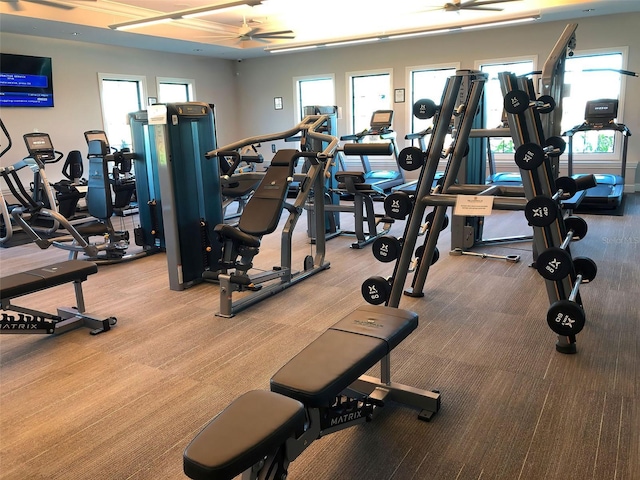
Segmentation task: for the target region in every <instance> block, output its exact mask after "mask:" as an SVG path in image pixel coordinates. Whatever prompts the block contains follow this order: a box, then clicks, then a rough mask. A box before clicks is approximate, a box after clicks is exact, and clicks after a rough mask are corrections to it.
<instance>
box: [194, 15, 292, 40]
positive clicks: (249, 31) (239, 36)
mask: <svg viewBox="0 0 640 480" xmlns="http://www.w3.org/2000/svg"><path fill="white" fill-rule="evenodd" d="M250 23H251V25H249V23H247V19H246V18H244V17H243V19H242V25H241V26H240V28H239V29H238V32H237V33H235V34H219V35H205V36H204V37H203V38H214V39H217V40H234V39H235V40H237V41H238V42H247V41H250V40H252V41H256V42H262V43H269V41H270V40H290V39H293V38H296V36H295V33H294V32H293V30H272V31H269V30H267V31H265V30H264V29H262V28H260V27H258V26H256V25H255V24H258V23H260V22H257V21H251V22H250Z"/></svg>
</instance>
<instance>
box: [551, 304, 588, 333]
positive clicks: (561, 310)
mask: <svg viewBox="0 0 640 480" xmlns="http://www.w3.org/2000/svg"><path fill="white" fill-rule="evenodd" d="M585 321H586V318H585V314H584V309H583V308H582V307H581V306H580V305H578V304H577V303H575V302H571V301H569V300H559V301H557V302H554V303H553V304H552V305H551V306H550V307H549V310H548V311H547V324H548V325H549V328H551V330H553V331H554V332H555V333H557V334H558V335H562V336H563V337H568V336H571V335H576V334H578V333H580V331H581V330H582V329H583V328H584V325H585Z"/></svg>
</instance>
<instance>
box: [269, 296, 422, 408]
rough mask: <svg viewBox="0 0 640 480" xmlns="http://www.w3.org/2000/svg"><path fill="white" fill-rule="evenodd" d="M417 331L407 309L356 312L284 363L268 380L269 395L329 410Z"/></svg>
mask: <svg viewBox="0 0 640 480" xmlns="http://www.w3.org/2000/svg"><path fill="white" fill-rule="evenodd" d="M417 326H418V315H417V314H415V313H413V312H409V311H407V310H401V309H398V308H391V307H385V306H375V305H365V306H362V307H359V308H358V309H356V310H355V311H353V312H352V313H351V314H349V315H347V316H346V317H345V318H343V319H342V320H340V321H339V322H338V323H336V324H335V325H333V326H332V327H331V328H329V329H328V330H327V331H326V332H324V333H323V334H322V335H320V336H319V337H318V338H317V339H316V340H314V341H313V342H311V343H310V344H309V345H308V346H307V347H306V348H304V349H303V350H302V351H301V352H300V353H299V354H298V355H296V356H295V357H293V358H292V359H291V360H289V362H288V363H287V364H286V365H284V366H283V367H282V368H281V369H280V370H279V371H278V372H277V373H276V374H275V375H274V376H273V377H272V378H271V391H272V392H276V393H280V394H282V395H286V396H287V397H291V398H294V399H296V400H299V401H300V402H302V403H303V404H304V405H305V406H306V407H312V408H313V407H315V408H319V407H329V406H331V405H332V404H333V401H334V399H335V397H336V396H338V395H339V394H340V393H341V392H342V391H343V390H344V389H345V388H347V387H348V386H349V385H351V384H352V383H353V382H354V381H355V380H357V379H358V377H360V376H361V375H363V374H364V373H365V372H366V371H367V370H368V369H369V368H371V367H373V366H374V365H375V364H376V363H377V362H379V361H380V360H382V359H383V358H384V357H385V356H386V355H388V354H389V352H391V350H393V349H394V348H395V347H396V346H397V345H398V344H399V343H400V342H401V341H402V340H404V339H405V338H406V337H407V336H408V335H409V334H410V333H411V332H412V331H413V330H415V329H416V328H417Z"/></svg>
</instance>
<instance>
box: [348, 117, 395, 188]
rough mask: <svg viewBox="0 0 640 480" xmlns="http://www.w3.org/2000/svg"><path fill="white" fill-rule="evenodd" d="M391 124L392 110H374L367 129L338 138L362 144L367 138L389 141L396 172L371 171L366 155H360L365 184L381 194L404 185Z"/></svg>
mask: <svg viewBox="0 0 640 480" xmlns="http://www.w3.org/2000/svg"><path fill="white" fill-rule="evenodd" d="M392 122H393V110H376V111H375V112H373V114H372V115H371V121H370V122H369V128H368V129H367V130H364V131H362V132H359V133H355V134H353V135H344V136H342V137H340V140H342V141H352V142H356V143H363V142H364V140H365V139H366V138H367V137H379V138H380V139H381V140H389V142H390V143H391V145H392V148H393V159H394V161H395V162H396V170H372V169H371V162H370V161H369V157H368V156H367V155H361V156H360V161H361V162H362V168H363V171H364V172H363V173H364V178H365V183H367V184H369V185H371V188H372V189H373V190H376V191H377V192H379V193H381V194H387V193H389V192H391V189H392V188H393V187H396V186H398V185H402V184H403V183H405V178H404V172H403V171H402V168H400V165H398V154H399V151H398V144H397V143H396V132H394V131H393V130H392V129H391V123H392Z"/></svg>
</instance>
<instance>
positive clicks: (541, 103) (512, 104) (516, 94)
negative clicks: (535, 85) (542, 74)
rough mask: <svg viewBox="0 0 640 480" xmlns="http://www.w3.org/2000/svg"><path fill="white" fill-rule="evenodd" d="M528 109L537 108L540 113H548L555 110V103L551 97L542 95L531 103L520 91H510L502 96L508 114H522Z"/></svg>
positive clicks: (526, 95)
mask: <svg viewBox="0 0 640 480" xmlns="http://www.w3.org/2000/svg"><path fill="white" fill-rule="evenodd" d="M530 107H535V108H537V109H538V111H539V112H540V113H550V112H552V111H553V109H554V108H556V101H555V100H554V99H553V97H552V96H551V95H542V96H540V97H538V99H537V100H533V101H532V100H531V99H530V98H529V94H528V93H527V92H525V91H522V90H512V91H511V92H509V93H507V94H506V95H505V96H504V109H505V110H506V111H507V112H509V113H523V112H525V111H526V110H527V109H528V108H530Z"/></svg>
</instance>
